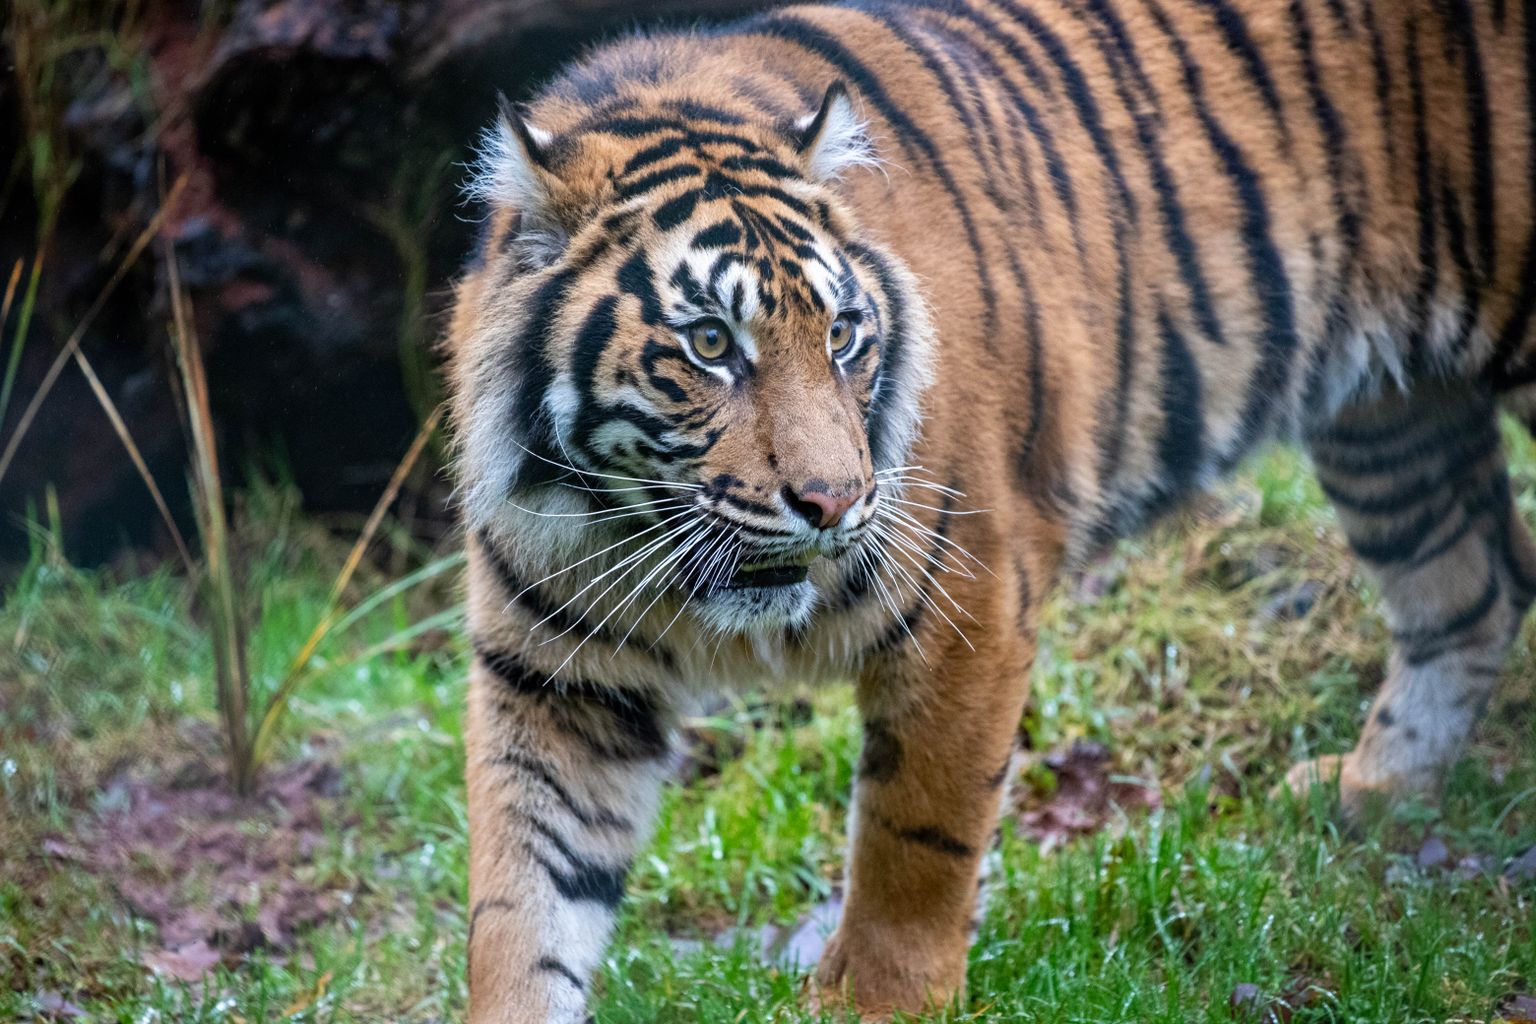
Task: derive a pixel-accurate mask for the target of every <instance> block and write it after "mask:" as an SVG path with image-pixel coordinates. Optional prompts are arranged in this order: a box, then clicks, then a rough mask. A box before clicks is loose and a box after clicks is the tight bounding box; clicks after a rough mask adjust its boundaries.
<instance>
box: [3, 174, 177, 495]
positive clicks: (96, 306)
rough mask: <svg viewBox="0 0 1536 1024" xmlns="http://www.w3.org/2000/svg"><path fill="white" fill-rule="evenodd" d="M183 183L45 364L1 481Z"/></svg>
mask: <svg viewBox="0 0 1536 1024" xmlns="http://www.w3.org/2000/svg"><path fill="white" fill-rule="evenodd" d="M186 184H187V176H186V175H185V174H183V175H181V176H180V177H179V178H177V179H176V182H175V184H173V185H172V186H171V189H170V191H169V192H168V193H167V194H166V197H165V199H164V201H162V202H161V204H160V209H158V210H156V211H155V215H154V216H153V217H151V218H150V219H149V223H148V224H146V225H145V226H144V230H143V231H141V232H139V235H138V237H137V238H135V239H134V242H133V245H131V246H129V248H128V251H127V252H126V253H124V254H123V258H122V259H121V260H119V261H118V264H117V269H116V270H114V271H113V273H112V276H111V277H110V278H109V279H108V280H107V283H106V284H105V285H103V286H102V288H101V291H100V292H98V293H97V294H96V298H95V300H94V301H93V302H92V303H91V305H90V308H88V309H87V310H86V311H85V315H84V316H82V317H81V318H80V322H79V323H77V324H76V325H75V329H74V330H73V331H71V332H70V335H69V337H68V339H66V340H65V342H64V347H63V348H61V349H60V350H59V354H58V355H57V356H55V357H54V360H53V365H51V366H50V367H48V372H47V373H45V374H43V379H42V382H41V383H40V384H38V387H37V392H36V393H35V394H34V395H33V396H32V399H31V401H29V402H28V403H27V406H26V408H25V409H24V410H22V414H21V418H20V419H19V420H17V421H16V429H15V430H13V431H12V432H11V437H10V440H8V441H6V443H5V450H4V451H3V452H0V480H4V479H5V471H6V470H8V469H10V468H11V462H12V461H13V460H14V459H15V458H16V449H17V448H19V447H21V441H22V438H24V437H26V436H27V430H28V429H29V428H30V427H31V426H32V421H33V420H35V419H36V418H37V411H38V409H39V408H41V407H42V404H43V401H44V400H45V399H46V398H47V397H48V394H49V392H51V391H52V390H53V385H54V384H55V383H56V382H57V381H58V379H59V374H61V373H63V372H64V367H65V366H66V365H68V363H69V360H70V357H71V356H73V355H74V354H75V352H76V350H77V349H79V347H80V339H81V338H83V337H85V332H86V331H87V330H89V329H90V326H91V324H92V322H94V321H95V319H96V317H97V316H98V315H99V314H100V313H101V310H102V308H103V307H104V306H105V305H106V304H107V300H108V299H109V298H111V297H112V293H113V292H114V291H116V290H117V286H118V285H119V284H121V283H122V280H123V278H124V277H125V276H127V273H128V271H129V270H130V269H132V267H133V265H134V264H135V263H137V262H138V261H139V256H141V255H142V254H143V252H144V249H145V247H147V246H148V245H149V243H150V242H151V241H152V240H153V239H154V237H155V235H157V234H158V233H159V232H160V226H161V225H162V224H164V223H165V220H166V217H168V216H169V215H170V212H171V211H172V210H174V209H175V208H176V202H177V200H178V199H179V198H180V197H181V193H182V190H183V189H184V188H185V187H186Z"/></svg>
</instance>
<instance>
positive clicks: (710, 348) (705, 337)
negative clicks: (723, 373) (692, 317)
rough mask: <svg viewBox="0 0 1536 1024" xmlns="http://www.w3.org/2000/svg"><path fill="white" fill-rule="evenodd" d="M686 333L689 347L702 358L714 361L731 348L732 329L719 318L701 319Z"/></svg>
mask: <svg viewBox="0 0 1536 1024" xmlns="http://www.w3.org/2000/svg"><path fill="white" fill-rule="evenodd" d="M685 333H686V336H687V338H688V347H689V348H691V349H693V352H694V354H695V355H697V356H698V357H699V358H700V359H704V360H708V361H709V362H714V361H716V360H718V359H722V358H724V356H725V354H726V353H727V352H729V351H730V350H731V341H732V339H731V329H730V328H729V327H727V326H725V324H723V323H721V322H720V321H719V320H700V321H699V322H698V323H696V324H693V325H691V326H690V327H688V329H687V331H686V332H685Z"/></svg>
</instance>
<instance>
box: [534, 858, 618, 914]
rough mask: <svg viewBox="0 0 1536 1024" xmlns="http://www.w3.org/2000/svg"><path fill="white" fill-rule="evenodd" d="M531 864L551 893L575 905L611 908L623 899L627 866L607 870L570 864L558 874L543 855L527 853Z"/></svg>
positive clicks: (555, 868) (593, 865) (595, 866)
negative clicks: (549, 885)
mask: <svg viewBox="0 0 1536 1024" xmlns="http://www.w3.org/2000/svg"><path fill="white" fill-rule="evenodd" d="M530 853H531V855H532V857H533V859H534V861H535V862H536V863H537V864H538V865H539V866H540V867H541V868H543V869H544V870H545V871H546V872H548V873H549V879H550V881H551V882H553V883H554V885H555V891H556V892H558V893H559V894H560V895H561V896H563V897H565V898H566V899H568V900H571V901H573V902H576V903H597V904H601V905H602V906H605V907H609V908H613V907H617V906H618V905H619V902H620V901H621V900H623V899H624V878H625V876H626V875H628V874H629V868H628V866H627V865H626V866H624V867H617V868H610V867H604V866H603V865H601V864H592V863H588V862H587V861H579V862H573V863H572V864H571V865H570V870H568V871H562V870H561V869H560V868H558V867H556V866H555V865H554V864H553V863H551V862H550V860H549V859H548V858H547V857H545V856H544V855H543V854H540V853H537V852H532V851H530Z"/></svg>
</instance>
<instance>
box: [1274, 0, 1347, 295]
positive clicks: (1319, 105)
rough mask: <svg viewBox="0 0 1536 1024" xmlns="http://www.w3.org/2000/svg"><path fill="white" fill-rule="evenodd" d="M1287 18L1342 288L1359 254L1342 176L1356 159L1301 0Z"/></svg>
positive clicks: (1294, 4) (1295, 0)
mask: <svg viewBox="0 0 1536 1024" xmlns="http://www.w3.org/2000/svg"><path fill="white" fill-rule="evenodd" d="M1290 17H1291V32H1292V35H1293V37H1294V42H1295V46H1296V49H1297V52H1298V53H1300V55H1301V67H1302V78H1303V80H1304V81H1305V82H1306V85H1307V95H1308V97H1309V98H1310V99H1311V101H1312V115H1313V118H1314V119H1315V120H1316V121H1317V124H1318V128H1319V130H1320V131H1321V132H1322V135H1323V147H1324V153H1325V154H1326V160H1327V165H1328V186H1329V191H1330V201H1331V203H1332V205H1333V215H1334V219H1335V220H1336V221H1337V222H1338V225H1339V235H1340V239H1341V242H1342V244H1343V247H1344V254H1343V255H1344V258H1343V266H1342V267H1341V268H1340V274H1339V276H1340V279H1341V284H1340V287H1341V289H1342V288H1343V287H1345V286H1347V284H1348V282H1349V281H1350V279H1351V278H1352V277H1353V276H1354V271H1355V263H1356V261H1357V260H1358V259H1359V255H1360V230H1361V228H1360V211H1359V210H1357V209H1356V208H1355V205H1354V203H1353V202H1352V201H1351V199H1350V198H1348V197H1346V196H1345V194H1344V189H1345V186H1346V181H1345V179H1346V177H1353V176H1354V167H1355V162H1354V161H1353V160H1351V159H1350V157H1351V153H1350V152H1349V139H1348V136H1347V134H1346V132H1345V129H1344V122H1343V119H1342V118H1341V117H1340V116H1339V111H1338V109H1337V108H1336V107H1335V106H1334V105H1333V101H1332V100H1331V99H1330V98H1329V96H1328V92H1327V90H1326V89H1325V88H1324V87H1323V81H1322V72H1321V71H1320V69H1319V68H1318V64H1317V56H1316V54H1315V52H1314V51H1313V46H1312V39H1313V37H1312V26H1311V23H1310V22H1309V21H1308V20H1307V14H1306V9H1305V8H1304V7H1303V6H1302V0H1291V5H1290ZM1351 191H1355V190H1353V189H1352V190H1351Z"/></svg>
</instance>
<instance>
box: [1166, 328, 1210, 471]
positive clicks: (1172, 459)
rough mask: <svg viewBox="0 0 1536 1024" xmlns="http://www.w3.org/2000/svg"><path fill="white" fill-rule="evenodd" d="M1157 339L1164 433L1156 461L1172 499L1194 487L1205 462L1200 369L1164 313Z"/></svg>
mask: <svg viewBox="0 0 1536 1024" xmlns="http://www.w3.org/2000/svg"><path fill="white" fill-rule="evenodd" d="M1158 335H1159V337H1160V338H1161V339H1162V342H1163V365H1162V393H1163V429H1162V433H1161V434H1160V435H1159V436H1158V439H1157V457H1158V461H1159V463H1161V465H1162V471H1163V479H1162V481H1160V485H1161V490H1162V492H1163V493H1164V494H1165V495H1168V496H1169V497H1170V498H1172V497H1178V496H1181V495H1183V494H1185V493H1186V492H1187V491H1189V490H1190V489H1191V488H1192V487H1193V486H1194V484H1195V482H1196V480H1197V479H1198V478H1199V474H1200V467H1201V465H1202V462H1203V459H1204V451H1205V440H1204V435H1205V424H1204V422H1203V418H1202V416H1201V411H1202V410H1201V405H1200V403H1201V382H1200V365H1199V363H1197V362H1196V361H1195V359H1194V357H1193V356H1192V355H1191V354H1190V351H1189V346H1188V345H1187V344H1186V343H1185V341H1184V336H1183V335H1182V334H1181V333H1180V332H1179V329H1178V328H1177V327H1175V326H1174V324H1173V322H1172V321H1171V320H1170V319H1169V318H1168V313H1167V311H1166V310H1161V311H1159V313H1158Z"/></svg>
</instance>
